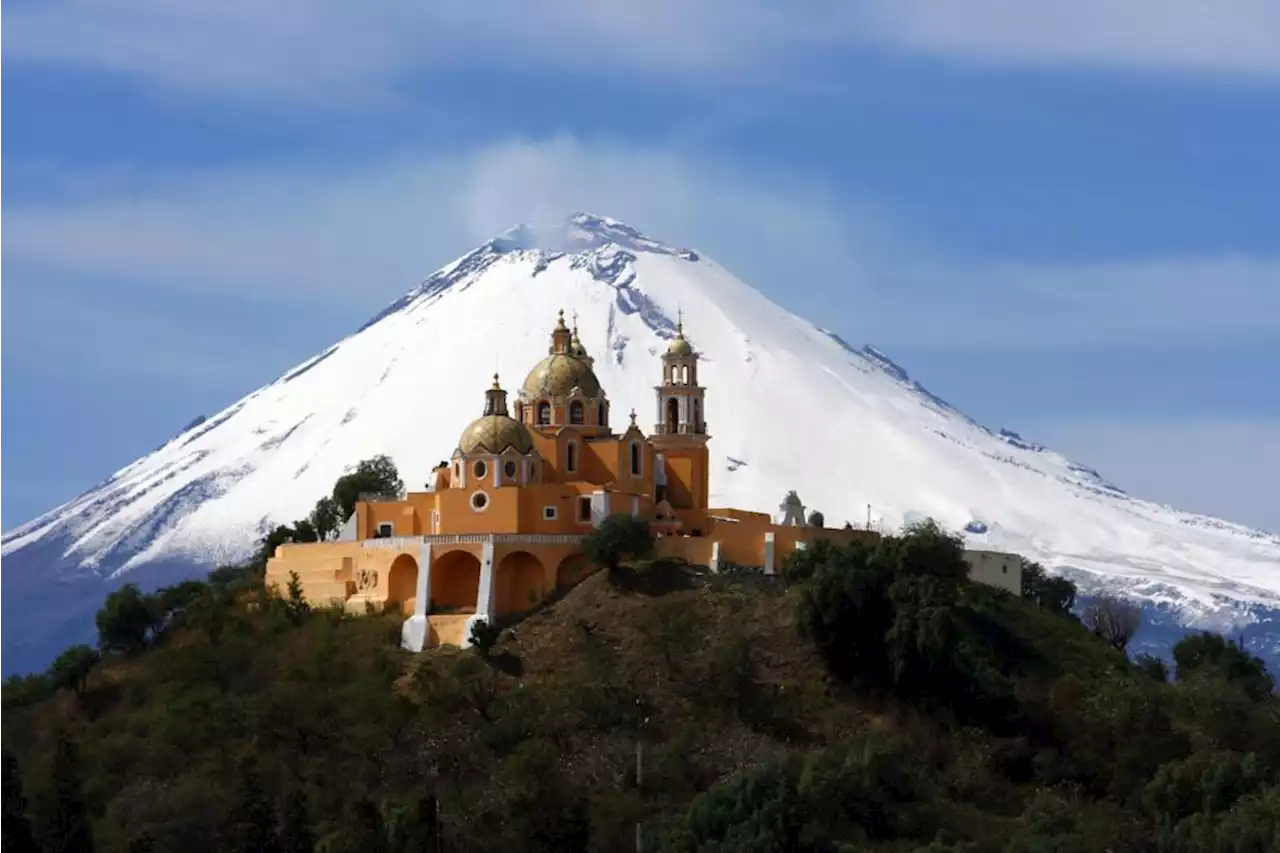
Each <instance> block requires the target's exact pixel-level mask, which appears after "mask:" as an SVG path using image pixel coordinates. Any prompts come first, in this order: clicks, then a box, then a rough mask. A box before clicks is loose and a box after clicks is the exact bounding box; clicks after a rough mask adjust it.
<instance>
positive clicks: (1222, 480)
mask: <svg viewBox="0 0 1280 853" xmlns="http://www.w3.org/2000/svg"><path fill="white" fill-rule="evenodd" d="M1027 434H1028V435H1030V434H1032V432H1031V431H1030V430H1028V431H1027ZM1034 435H1035V436H1036V437H1037V439H1040V440H1044V441H1045V442H1046V443H1047V444H1049V445H1050V446H1051V447H1053V448H1054V449H1055V450H1058V451H1061V452H1062V453H1064V454H1066V455H1067V456H1068V457H1069V458H1071V459H1074V460H1076V461H1078V462H1080V463H1082V464H1086V465H1090V466H1092V467H1094V468H1096V469H1098V470H1099V471H1102V472H1104V473H1105V474H1106V476H1107V479H1109V480H1111V481H1112V482H1114V483H1115V484H1116V485H1118V486H1120V487H1121V488H1123V489H1125V490H1126V491H1129V492H1131V493H1133V494H1135V495H1139V496H1141V497H1143V498H1147V499H1149V500H1155V501H1161V502H1164V503H1168V504H1170V505H1172V506H1176V507H1178V508H1179V509H1183V510H1187V511H1189V512H1200V513H1204V514H1207V515H1213V516H1217V517H1219V518H1230V519H1232V520H1234V521H1238V522H1240V523H1242V524H1250V525H1253V526H1255V527H1257V528H1259V529H1261V530H1266V531H1269V532H1275V533H1280V503H1277V501H1276V487H1275V484H1276V483H1278V482H1280V453H1277V452H1276V449H1277V448H1280V421H1241V422H1223V421H1216V420H1199V421H1190V422H1184V423H1176V422H1175V423H1167V422H1159V423H1114V422H1108V421H1083V422H1075V423H1072V422H1067V423H1054V424H1045V425H1042V426H1041V427H1040V428H1038V429H1036V430H1035V432H1034Z"/></svg>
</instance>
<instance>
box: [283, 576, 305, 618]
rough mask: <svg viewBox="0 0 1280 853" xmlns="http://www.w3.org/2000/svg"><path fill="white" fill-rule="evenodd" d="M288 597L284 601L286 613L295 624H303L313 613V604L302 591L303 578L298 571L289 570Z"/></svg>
mask: <svg viewBox="0 0 1280 853" xmlns="http://www.w3.org/2000/svg"><path fill="white" fill-rule="evenodd" d="M288 596H289V597H288V598H286V599H285V601H284V608H285V613H286V614H287V615H288V617H289V621H290V622H291V623H292V624H294V625H301V624H302V623H303V622H304V621H306V618H307V615H308V614H309V613H311V605H310V604H308V603H307V598H306V596H305V595H303V593H302V579H301V578H299V577H298V573H297V572H289V586H288Z"/></svg>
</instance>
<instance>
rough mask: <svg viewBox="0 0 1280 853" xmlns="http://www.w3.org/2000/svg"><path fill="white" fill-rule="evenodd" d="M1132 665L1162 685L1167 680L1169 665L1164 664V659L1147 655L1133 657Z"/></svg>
mask: <svg viewBox="0 0 1280 853" xmlns="http://www.w3.org/2000/svg"><path fill="white" fill-rule="evenodd" d="M1133 665H1134V666H1136V667H1137V668H1138V670H1139V671H1141V672H1142V673H1144V674H1145V675H1149V676H1151V677H1152V678H1154V679H1155V680H1156V681H1159V682H1160V683H1162V684H1163V683H1164V682H1166V681H1168V680H1169V664H1167V663H1165V661H1164V658H1158V657H1156V656H1155V655H1148V654H1140V655H1135V656H1134V658H1133Z"/></svg>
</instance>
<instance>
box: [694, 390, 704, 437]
mask: <svg viewBox="0 0 1280 853" xmlns="http://www.w3.org/2000/svg"><path fill="white" fill-rule="evenodd" d="M693 428H694V429H701V428H702V403H701V402H699V400H698V398H697V397H694V398H693Z"/></svg>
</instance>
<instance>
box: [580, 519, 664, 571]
mask: <svg viewBox="0 0 1280 853" xmlns="http://www.w3.org/2000/svg"><path fill="white" fill-rule="evenodd" d="M582 550H583V552H584V553H585V554H586V555H587V559H588V560H591V561H592V562H593V563H596V564H598V565H601V566H605V567H607V568H608V569H609V573H610V574H614V573H616V572H617V570H618V567H619V566H620V565H622V561H623V560H624V559H639V558H642V557H646V556H648V555H649V553H650V552H652V551H653V535H652V534H651V533H650V532H649V525H648V524H646V523H645V522H644V521H643V520H642V519H639V518H636V517H635V516H633V515H628V514H627V513H615V514H614V515H611V516H609V517H608V518H606V519H605V520H604V521H602V522H600V526H599V527H597V528H596V529H595V530H592V531H591V532H590V533H588V534H587V535H586V537H585V538H584V539H583V540H582Z"/></svg>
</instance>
